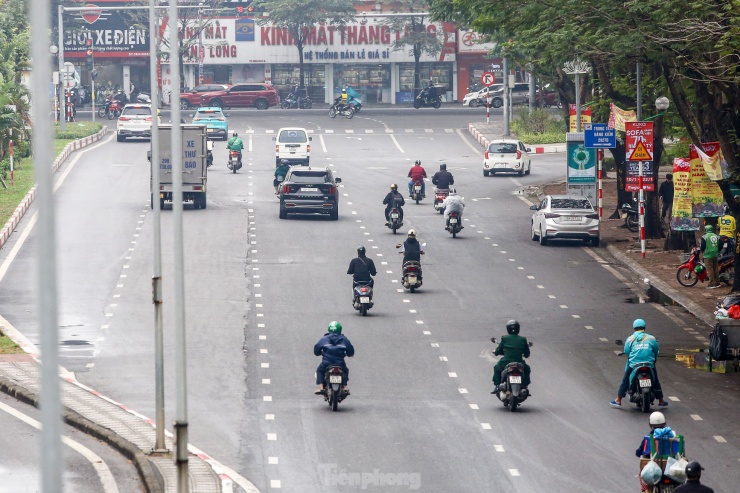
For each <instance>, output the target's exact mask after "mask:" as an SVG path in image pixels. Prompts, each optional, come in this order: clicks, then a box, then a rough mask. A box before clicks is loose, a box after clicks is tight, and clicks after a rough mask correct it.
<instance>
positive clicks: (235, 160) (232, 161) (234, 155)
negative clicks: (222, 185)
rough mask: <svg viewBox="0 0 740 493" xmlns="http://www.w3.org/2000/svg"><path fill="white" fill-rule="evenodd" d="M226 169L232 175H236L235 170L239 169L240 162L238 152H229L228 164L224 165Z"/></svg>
mask: <svg viewBox="0 0 740 493" xmlns="http://www.w3.org/2000/svg"><path fill="white" fill-rule="evenodd" d="M226 167H227V168H229V169H230V170H231V171H232V172H233V173H236V170H238V169H241V167H242V160H241V156H240V155H239V151H232V150H229V162H228V163H226Z"/></svg>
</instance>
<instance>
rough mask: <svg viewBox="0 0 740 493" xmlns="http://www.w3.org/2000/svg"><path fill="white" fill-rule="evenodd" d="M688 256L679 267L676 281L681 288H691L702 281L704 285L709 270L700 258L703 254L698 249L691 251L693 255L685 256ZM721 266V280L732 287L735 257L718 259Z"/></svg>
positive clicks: (731, 255) (728, 256)
mask: <svg viewBox="0 0 740 493" xmlns="http://www.w3.org/2000/svg"><path fill="white" fill-rule="evenodd" d="M685 255H687V256H688V258H687V259H686V261H685V262H684V263H682V264H681V265H679V266H678V270H677V271H676V279H677V280H678V282H679V283H680V284H681V286H684V287H687V288H690V287H692V286H695V285H696V283H698V282H699V281H701V282H702V283H703V282H704V281H706V280H707V277H708V274H707V268H706V266H705V265H704V262H702V260H701V258H700V256H701V252H700V251H699V248H698V247H694V248H692V249H691V253H688V254H685ZM717 262H718V264H719V269H718V270H719V280H720V282H723V283H725V284H727V285H728V286H732V284H733V283H734V282H735V255H734V254H730V255H722V256H720V257H719V259H718V261H717Z"/></svg>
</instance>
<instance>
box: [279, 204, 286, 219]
mask: <svg viewBox="0 0 740 493" xmlns="http://www.w3.org/2000/svg"><path fill="white" fill-rule="evenodd" d="M287 218H288V211H287V209H286V208H285V206H284V205H283V204H280V219H287Z"/></svg>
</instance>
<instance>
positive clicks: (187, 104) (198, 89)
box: [180, 84, 231, 110]
mask: <svg viewBox="0 0 740 493" xmlns="http://www.w3.org/2000/svg"><path fill="white" fill-rule="evenodd" d="M229 87H231V86H230V85H229V84H202V85H200V86H195V87H194V88H192V89H190V90H189V91H183V92H182V93H180V108H182V109H183V110H187V109H190V108H192V107H194V106H195V107H198V106H200V97H201V96H202V95H203V93H205V92H214V91H225V90H226V89H228V88H229Z"/></svg>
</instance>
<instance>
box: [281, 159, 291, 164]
mask: <svg viewBox="0 0 740 493" xmlns="http://www.w3.org/2000/svg"><path fill="white" fill-rule="evenodd" d="M280 164H290V161H288V160H287V159H281V160H280Z"/></svg>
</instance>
